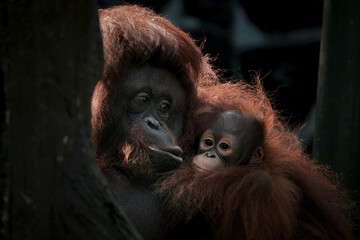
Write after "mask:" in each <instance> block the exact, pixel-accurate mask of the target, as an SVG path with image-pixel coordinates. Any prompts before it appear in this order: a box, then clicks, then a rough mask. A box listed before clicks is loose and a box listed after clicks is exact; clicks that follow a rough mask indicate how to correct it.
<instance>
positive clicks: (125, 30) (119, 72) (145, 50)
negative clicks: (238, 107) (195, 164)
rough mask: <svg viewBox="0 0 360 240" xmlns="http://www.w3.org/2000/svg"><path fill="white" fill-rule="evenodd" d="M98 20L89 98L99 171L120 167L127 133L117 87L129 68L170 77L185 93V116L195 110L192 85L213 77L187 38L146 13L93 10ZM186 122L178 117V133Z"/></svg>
mask: <svg viewBox="0 0 360 240" xmlns="http://www.w3.org/2000/svg"><path fill="white" fill-rule="evenodd" d="M99 16H100V30H101V34H102V40H103V49H104V59H105V64H104V73H103V78H102V79H101V80H100V81H99V82H98V84H97V85H96V88H95V90H94V94H93V98H92V108H91V111H92V138H93V142H94V147H95V151H96V155H97V161H98V163H99V166H100V168H109V166H110V165H111V164H112V163H114V162H116V161H119V160H120V161H123V159H121V158H120V159H119V149H120V150H122V149H123V148H124V146H123V145H124V144H125V140H126V138H127V137H128V129H124V128H123V127H122V121H124V115H125V114H126V106H124V99H123V96H124V92H123V91H124V89H123V88H122V84H123V82H124V79H126V77H127V71H128V69H129V68H130V67H131V66H142V65H144V64H146V63H149V64H151V65H153V66H154V67H161V68H165V69H167V70H169V71H170V72H173V73H175V75H176V76H177V78H178V79H179V82H180V84H181V86H182V88H183V89H184V90H185V91H186V93H187V99H186V106H185V107H186V108H187V109H188V111H187V112H188V113H190V112H191V109H192V107H193V106H195V105H196V103H195V101H196V87H197V82H198V79H199V78H205V77H206V78H216V76H215V74H214V73H213V71H212V69H211V65H210V64H209V63H208V58H207V57H203V56H202V54H201V51H200V48H199V47H198V46H197V45H196V44H195V42H194V41H193V40H192V39H191V38H190V36H189V35H188V34H186V33H184V32H183V31H181V30H180V29H179V28H177V27H175V26H174V25H172V24H171V23H170V22H169V21H167V20H166V19H164V18H162V17H160V16H159V15H157V14H155V13H154V12H153V11H152V10H150V9H147V8H142V7H139V6H117V7H112V8H108V9H104V10H99ZM188 119H190V116H184V126H185V127H184V129H185V128H186V129H191V128H192V127H191V122H190V121H187V120H188ZM125 149H126V148H125ZM128 149H129V148H128ZM120 152H121V151H120ZM120 155H121V154H120ZM144 158H146V157H144Z"/></svg>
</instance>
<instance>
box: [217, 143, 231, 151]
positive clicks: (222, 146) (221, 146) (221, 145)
mask: <svg viewBox="0 0 360 240" xmlns="http://www.w3.org/2000/svg"><path fill="white" fill-rule="evenodd" d="M219 147H220V148H221V149H223V150H228V149H229V148H230V145H229V144H227V143H225V142H222V143H220V144H219Z"/></svg>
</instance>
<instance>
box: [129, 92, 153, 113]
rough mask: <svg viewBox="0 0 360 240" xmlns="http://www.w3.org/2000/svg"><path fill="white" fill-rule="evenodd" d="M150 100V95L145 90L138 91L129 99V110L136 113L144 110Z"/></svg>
mask: <svg viewBox="0 0 360 240" xmlns="http://www.w3.org/2000/svg"><path fill="white" fill-rule="evenodd" d="M150 100H151V97H150V95H149V94H148V93H147V92H139V93H138V94H136V95H135V96H133V97H132V99H131V105H130V107H131V111H133V112H136V113H138V112H142V111H144V109H145V108H146V107H147V105H148V104H149V102H150Z"/></svg>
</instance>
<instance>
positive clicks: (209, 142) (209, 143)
mask: <svg viewBox="0 0 360 240" xmlns="http://www.w3.org/2000/svg"><path fill="white" fill-rule="evenodd" d="M204 142H205V145H206V146H209V147H210V146H212V145H214V143H213V141H212V140H211V139H205V140H204Z"/></svg>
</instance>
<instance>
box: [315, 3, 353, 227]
mask: <svg viewBox="0 0 360 240" xmlns="http://www.w3.org/2000/svg"><path fill="white" fill-rule="evenodd" d="M359 13H360V1H359V0H325V4H324V17H323V33H322V37H321V50H320V69H319V82H318V92H317V109H316V111H317V112H316V125H315V137H314V156H315V158H317V159H319V160H320V161H321V162H323V163H326V164H329V165H331V167H332V169H333V170H335V171H336V172H338V173H341V174H342V175H343V184H344V186H345V187H346V188H347V189H349V190H351V193H352V195H353V198H355V199H356V198H358V197H359V191H360V188H359V183H360V172H359V171H360V16H359ZM355 191H358V192H357V193H355ZM357 221H358V220H357Z"/></svg>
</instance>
